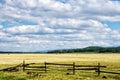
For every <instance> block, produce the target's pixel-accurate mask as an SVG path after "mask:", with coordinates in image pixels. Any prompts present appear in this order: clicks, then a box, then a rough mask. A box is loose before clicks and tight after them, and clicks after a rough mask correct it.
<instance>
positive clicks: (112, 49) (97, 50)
mask: <svg viewBox="0 0 120 80" xmlns="http://www.w3.org/2000/svg"><path fill="white" fill-rule="evenodd" d="M79 52H81V53H82V52H83V53H85V52H86V53H87V52H88V53H89V52H91V53H120V46H119V47H99V46H90V47H86V48H77V49H62V50H51V51H42V52H41V51H38V52H6V51H0V54H16V53H17V54H44V53H48V54H50V53H79Z"/></svg>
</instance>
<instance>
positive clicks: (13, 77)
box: [0, 54, 120, 80]
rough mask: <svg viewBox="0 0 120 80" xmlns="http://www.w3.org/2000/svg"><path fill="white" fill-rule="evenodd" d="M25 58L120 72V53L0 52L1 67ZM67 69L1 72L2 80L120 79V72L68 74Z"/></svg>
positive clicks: (30, 61) (39, 61)
mask: <svg viewBox="0 0 120 80" xmlns="http://www.w3.org/2000/svg"><path fill="white" fill-rule="evenodd" d="M23 60H25V61H26V62H27V63H44V62H53V63H73V62H75V63H76V64H82V65H97V63H98V62H100V63H101V65H105V66H107V68H106V69H105V70H109V71H117V72H120V54H9V55H8V54H0V69H3V68H6V67H9V66H13V65H16V64H20V63H22V62H23ZM66 73H67V71H57V70H51V71H49V72H47V73H41V75H40V76H39V77H30V76H28V75H27V74H26V72H22V71H20V72H0V80H104V79H103V78H102V76H106V77H107V80H120V75H118V74H105V73H102V74H101V76H99V77H98V76H97V73H96V72H94V71H76V74H75V75H66Z"/></svg>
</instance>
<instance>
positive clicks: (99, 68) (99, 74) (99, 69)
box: [97, 63, 100, 76]
mask: <svg viewBox="0 0 120 80" xmlns="http://www.w3.org/2000/svg"><path fill="white" fill-rule="evenodd" d="M97 72H98V76H100V63H98V70H97Z"/></svg>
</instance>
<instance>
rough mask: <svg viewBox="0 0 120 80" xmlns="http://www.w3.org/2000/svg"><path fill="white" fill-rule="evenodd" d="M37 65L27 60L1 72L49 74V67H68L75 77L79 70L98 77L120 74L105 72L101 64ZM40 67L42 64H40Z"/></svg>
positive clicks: (46, 63) (45, 63) (47, 63)
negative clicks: (89, 72)
mask: <svg viewBox="0 0 120 80" xmlns="http://www.w3.org/2000/svg"><path fill="white" fill-rule="evenodd" d="M35 64H36V63H26V62H25V60H24V61H23V63H22V64H19V65H17V66H13V67H9V68H5V69H2V70H0V71H9V72H13V71H19V68H22V70H23V71H26V70H28V71H30V70H31V71H34V70H36V71H42V72H45V73H47V71H48V69H49V66H60V67H61V66H66V67H67V69H66V68H65V69H66V70H67V71H72V74H73V75H75V73H76V71H79V70H86V71H88V70H93V71H95V72H96V73H97V75H98V76H100V74H101V73H109V74H120V73H119V72H115V71H114V72H113V71H103V70H102V68H106V66H102V65H101V64H100V63H98V64H97V65H76V64H75V62H73V63H72V64H59V63H49V62H44V64H43V65H42V66H38V65H35ZM39 65H40V64H39Z"/></svg>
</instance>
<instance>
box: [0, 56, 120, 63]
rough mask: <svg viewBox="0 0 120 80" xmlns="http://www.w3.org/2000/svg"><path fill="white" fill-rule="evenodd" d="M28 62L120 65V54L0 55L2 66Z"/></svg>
mask: <svg viewBox="0 0 120 80" xmlns="http://www.w3.org/2000/svg"><path fill="white" fill-rule="evenodd" d="M23 60H26V61H27V62H35V63H43V62H45V61H46V62H107V63H109V62H110V63H120V54H10V55H8V54H0V64H19V63H22V61H23Z"/></svg>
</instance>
